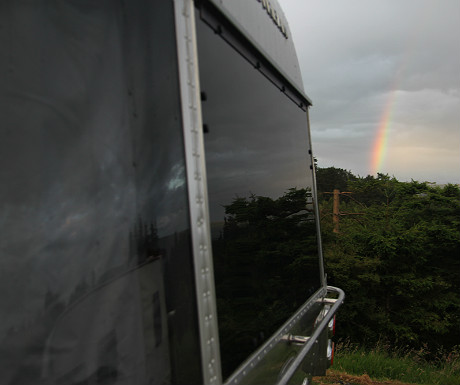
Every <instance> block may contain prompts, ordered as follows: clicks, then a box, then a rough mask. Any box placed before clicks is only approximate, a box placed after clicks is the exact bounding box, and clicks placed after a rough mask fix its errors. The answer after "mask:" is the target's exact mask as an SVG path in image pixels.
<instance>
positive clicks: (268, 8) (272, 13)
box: [257, 0, 288, 39]
mask: <svg viewBox="0 0 460 385" xmlns="http://www.w3.org/2000/svg"><path fill="white" fill-rule="evenodd" d="M257 1H258V2H259V3H262V7H263V8H264V9H265V10H266V11H267V13H268V16H270V18H271V19H272V20H273V22H274V23H275V25H276V26H277V27H278V29H279V30H280V32H281V33H282V34H283V36H284V37H285V38H286V39H287V38H288V34H287V31H286V27H285V25H284V24H283V22H282V20H281V18H280V17H279V15H278V12H276V10H275V9H274V8H273V7H272V6H271V4H270V2H269V1H268V0H257Z"/></svg>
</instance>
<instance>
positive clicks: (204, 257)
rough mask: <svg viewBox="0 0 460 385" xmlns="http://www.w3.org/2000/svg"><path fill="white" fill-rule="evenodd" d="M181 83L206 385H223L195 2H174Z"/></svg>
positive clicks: (202, 356) (202, 357)
mask: <svg viewBox="0 0 460 385" xmlns="http://www.w3.org/2000/svg"><path fill="white" fill-rule="evenodd" d="M174 6H175V17H176V36H177V53H178V62H179V82H180V94H181V101H182V119H183V129H184V146H185V156H186V165H187V181H188V188H189V191H188V193H189V200H190V219H191V224H192V226H191V228H192V243H193V256H194V266H195V279H196V293H197V305H198V317H199V321H198V322H199V328H200V340H201V360H202V369H203V380H204V383H205V384H220V383H221V382H222V379H221V368H220V353H219V337H218V329H217V312H216V298H215V290H214V274H213V265H212V252H211V239H210V234H211V231H210V225H209V213H208V207H207V191H206V172H205V163H204V144H203V132H202V125H203V123H202V120H201V105H200V89H199V80H198V58H197V47H196V32H195V19H194V16H195V14H194V3H193V1H192V0H175V1H174Z"/></svg>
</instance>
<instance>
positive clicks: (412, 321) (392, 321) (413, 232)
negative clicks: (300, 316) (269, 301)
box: [317, 167, 460, 351]
mask: <svg viewBox="0 0 460 385" xmlns="http://www.w3.org/2000/svg"><path fill="white" fill-rule="evenodd" d="M317 183H318V198H319V204H320V215H321V229H322V230H321V232H322V239H323V250H324V259H325V267H326V268H325V270H326V272H327V273H328V283H329V284H331V285H334V286H338V287H341V288H342V289H343V290H345V292H346V295H347V297H346V301H345V304H344V305H343V306H342V308H341V309H340V311H339V315H338V317H339V321H338V325H339V327H338V334H339V337H347V338H350V339H351V340H352V341H353V342H357V343H361V344H368V345H373V344H375V343H376V342H377V341H379V340H381V339H382V338H383V339H384V340H386V341H387V342H388V343H390V344H392V345H393V346H409V347H420V346H426V347H427V348H428V349H429V350H430V351H436V350H438V349H441V348H444V349H452V348H453V347H454V346H455V345H460V327H459V326H460V189H459V187H458V185H453V184H448V185H445V186H442V187H439V186H435V185H432V184H430V183H427V182H423V183H421V182H417V181H414V180H412V181H411V182H401V181H398V180H397V179H396V178H394V177H390V176H388V175H384V174H378V175H377V176H376V177H374V176H367V177H358V176H355V175H353V174H352V173H351V172H350V171H346V170H343V169H340V168H335V167H329V168H318V170H317ZM334 189H339V190H340V191H342V192H347V193H346V194H340V195H339V197H340V205H339V214H338V216H339V230H338V232H334V231H333V229H334V227H333V226H334V225H333V220H332V216H333V214H332V211H333V196H332V194H330V193H331V192H332V191H333V190H334Z"/></svg>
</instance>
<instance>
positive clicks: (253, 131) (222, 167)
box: [197, 22, 320, 377]
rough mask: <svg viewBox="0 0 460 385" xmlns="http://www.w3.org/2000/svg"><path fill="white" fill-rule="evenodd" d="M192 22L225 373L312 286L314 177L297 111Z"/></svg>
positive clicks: (315, 265) (315, 273)
mask: <svg viewBox="0 0 460 385" xmlns="http://www.w3.org/2000/svg"><path fill="white" fill-rule="evenodd" d="M197 28H198V50H199V64H200V81H201V91H202V92H203V99H204V101H203V103H202V109H203V121H204V132H205V134H204V135H205V148H206V167H207V178H208V193H209V201H210V203H209V204H210V216H211V222H212V224H211V226H212V232H213V255H214V266H215V272H216V290H217V306H218V319H219V329H220V343H221V355H222V360H223V371H224V376H225V377H226V376H228V375H229V374H230V373H231V371H233V370H234V369H235V368H236V367H237V366H238V365H239V364H240V363H241V362H242V361H243V360H244V359H245V358H246V357H247V356H248V355H249V354H250V353H251V352H252V351H254V350H255V349H256V348H257V347H258V346H259V345H260V344H261V343H262V342H263V341H264V340H265V339H267V338H268V337H269V336H270V335H271V334H272V333H274V332H275V331H276V330H277V328H278V327H280V326H281V325H282V324H283V322H284V321H286V320H287V318H288V317H289V316H290V315H292V313H293V312H294V311H295V310H296V309H297V308H298V307H299V306H301V305H302V304H303V303H304V302H305V301H306V300H307V299H308V298H309V297H310V296H311V294H313V293H314V292H315V291H316V290H317V289H318V288H319V287H320V268H319V257H318V250H317V239H316V224H315V216H314V210H313V197H312V184H313V181H312V170H311V168H310V166H311V157H310V156H309V155H308V154H309V153H308V151H309V140H308V132H307V117H306V112H305V111H304V110H303V109H301V108H299V106H298V105H297V104H295V103H294V102H293V100H291V99H290V98H288V97H287V96H286V95H285V94H284V93H283V92H281V91H280V89H279V88H277V87H275V86H274V85H273V84H272V83H271V82H270V81H269V80H268V79H267V77H265V76H263V75H262V74H261V73H260V72H259V71H258V70H256V69H255V68H254V67H253V66H252V65H250V64H249V63H248V61H247V60H245V58H244V57H243V56H242V55H241V54H240V53H238V52H237V51H236V50H234V49H233V48H232V47H231V46H230V45H228V44H227V42H226V41H224V40H223V39H222V38H221V37H220V36H219V35H218V34H215V33H214V31H213V30H212V29H211V28H209V26H208V25H206V24H205V23H203V22H200V23H199V25H198V27H197ZM224 34H225V32H224ZM299 104H300V103H299Z"/></svg>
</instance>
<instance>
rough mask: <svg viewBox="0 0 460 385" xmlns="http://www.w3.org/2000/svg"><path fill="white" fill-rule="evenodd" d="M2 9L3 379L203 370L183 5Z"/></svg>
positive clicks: (180, 377) (164, 375)
mask: <svg viewBox="0 0 460 385" xmlns="http://www.w3.org/2000/svg"><path fill="white" fill-rule="evenodd" d="M0 9H1V10H0V18H1V20H0V24H1V25H2V26H3V28H2V30H1V34H0V39H2V40H1V42H2V50H1V51H0V55H1V56H0V68H1V73H2V75H1V77H0V90H1V94H0V98H1V99H0V116H1V120H2V124H1V125H0V202H1V209H0V234H1V244H0V314H1V317H0V383H1V384H21V385H27V384H33V385H37V384H41V383H46V384H51V383H52V384H65V385H70V384H96V383H101V384H102V383H103V384H158V383H162V384H163V383H170V382H171V383H182V384H189V383H202V379H201V369H200V368H201V363H200V358H199V357H200V349H199V342H198V330H197V321H196V320H197V316H196V314H195V308H196V303H195V294H194V293H195V289H194V280H193V273H192V271H193V269H192V257H191V239H190V224H189V215H188V200H187V186H186V178H185V163H184V154H183V143H182V128H181V116H180V101H179V96H178V80H177V63H176V48H175V31H174V17H173V3H172V2H171V1H155V2H147V1H145V2H144V1H140V0H139V1H137V0H135V1H129V2H124V3H122V2H108V1H103V2H99V1H98V2H91V1H89V2H88V1H84V2H75V1H57V2H52V6H48V5H46V6H45V5H44V3H43V2H30V1H15V2H12V3H11V4H9V5H8V7H6V6H4V5H2V6H0ZM4 38H5V39H4Z"/></svg>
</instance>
